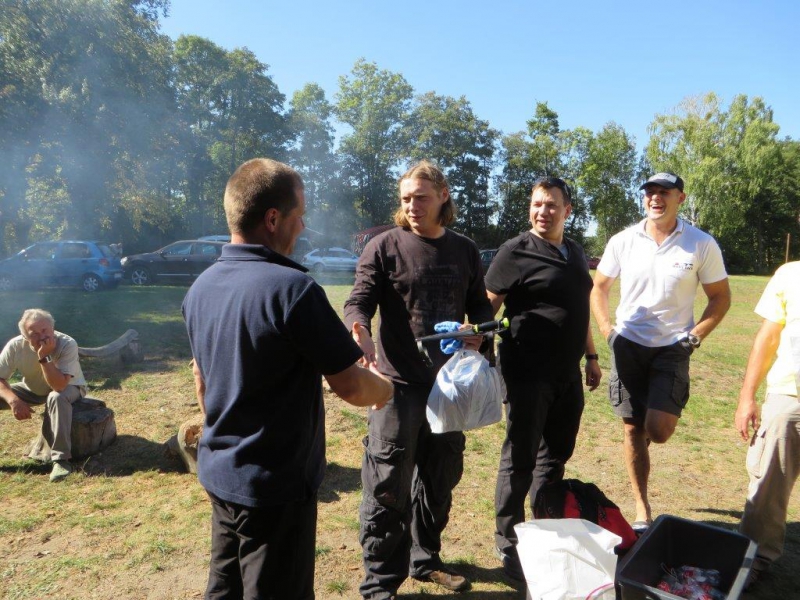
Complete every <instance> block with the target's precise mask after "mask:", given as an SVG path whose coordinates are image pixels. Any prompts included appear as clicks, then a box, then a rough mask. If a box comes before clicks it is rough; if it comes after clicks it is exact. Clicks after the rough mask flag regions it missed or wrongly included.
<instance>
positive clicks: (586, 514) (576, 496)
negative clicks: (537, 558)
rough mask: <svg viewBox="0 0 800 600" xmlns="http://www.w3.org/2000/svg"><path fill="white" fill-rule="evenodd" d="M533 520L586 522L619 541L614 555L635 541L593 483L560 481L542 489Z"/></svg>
mask: <svg viewBox="0 0 800 600" xmlns="http://www.w3.org/2000/svg"><path fill="white" fill-rule="evenodd" d="M533 516H534V518H536V519H585V520H587V521H591V522H592V523H597V524H598V525H600V527H602V528H603V529H607V530H608V531H611V532H612V533H616V534H617V535H618V536H619V537H621V538H622V541H621V542H620V543H619V544H618V545H617V547H616V548H615V551H616V553H617V554H620V553H621V552H625V551H626V550H628V549H629V548H630V547H631V546H633V544H634V543H636V540H637V539H638V538H637V536H636V532H635V531H634V530H633V528H632V527H631V526H630V524H629V523H628V521H627V520H626V519H625V517H623V516H622V513H621V512H620V510H619V507H618V506H617V505H616V504H614V503H613V502H612V501H611V500H609V499H608V498H607V497H606V495H605V494H604V493H603V492H601V491H600V489H599V488H598V487H597V486H596V485H595V484H593V483H584V482H583V481H579V480H577V479H563V480H562V481H556V482H553V483H547V484H545V485H543V486H542V487H541V488H540V489H539V491H538V492H537V494H536V499H535V500H534V502H533Z"/></svg>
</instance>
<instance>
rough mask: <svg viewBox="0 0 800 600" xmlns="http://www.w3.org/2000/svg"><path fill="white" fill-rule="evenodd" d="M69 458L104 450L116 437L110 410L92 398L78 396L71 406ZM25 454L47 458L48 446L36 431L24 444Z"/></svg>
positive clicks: (36, 457) (39, 458) (115, 427)
mask: <svg viewBox="0 0 800 600" xmlns="http://www.w3.org/2000/svg"><path fill="white" fill-rule="evenodd" d="M70 437H71V440H72V458H73V459H76V458H85V457H87V456H92V455H93V454H97V453H98V452H100V451H102V450H104V449H105V448H107V447H108V446H110V445H111V444H112V442H113V441H114V440H115V439H117V425H116V423H115V421H114V411H113V410H111V409H110V408H107V407H106V403H105V402H103V401H102V400H97V399H96V398H81V399H80V400H76V401H75V402H74V403H73V405H72V428H71V430H70ZM28 457H29V458H33V459H36V460H41V461H45V462H47V461H49V460H50V445H49V444H48V443H47V442H46V441H45V439H44V438H43V437H42V434H41V433H40V434H39V437H37V438H36V439H34V440H32V441H31V442H30V444H29V445H28Z"/></svg>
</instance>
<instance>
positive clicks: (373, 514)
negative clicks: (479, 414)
mask: <svg viewBox="0 0 800 600" xmlns="http://www.w3.org/2000/svg"><path fill="white" fill-rule="evenodd" d="M429 391H430V390H429V388H428V387H418V386H404V385H397V384H396V385H395V394H394V399H393V400H392V401H391V402H389V403H388V404H387V405H386V406H385V407H383V408H382V409H381V410H378V411H373V410H371V411H370V412H369V434H368V435H367V437H366V438H364V449H365V451H364V460H363V463H362V467H361V483H362V485H363V498H362V501H361V508H360V517H361V530H360V541H361V547H362V548H363V555H364V581H363V583H362V584H361V588H360V592H361V595H362V596H363V597H364V598H368V599H372V600H385V599H388V598H390V597H391V596H393V595H394V594H395V593H396V592H397V589H398V588H399V587H400V585H401V584H402V583H403V581H405V579H406V577H408V576H409V575H413V576H423V575H425V574H427V573H430V572H431V571H433V570H438V569H439V568H441V565H442V562H441V558H440V557H439V552H440V550H441V533H442V531H443V530H444V528H445V526H446V525H447V521H448V519H449V514H450V506H451V504H452V498H453V496H452V491H453V489H454V488H455V487H456V485H457V484H458V482H459V481H460V480H461V475H462V473H463V471H464V441H465V437H464V434H463V433H462V432H460V431H458V432H452V433H444V434H438V435H437V434H433V433H431V430H430V427H429V426H428V421H427V420H426V418H425V407H426V404H427V399H428V393H429Z"/></svg>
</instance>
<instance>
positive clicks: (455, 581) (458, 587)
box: [414, 567, 470, 592]
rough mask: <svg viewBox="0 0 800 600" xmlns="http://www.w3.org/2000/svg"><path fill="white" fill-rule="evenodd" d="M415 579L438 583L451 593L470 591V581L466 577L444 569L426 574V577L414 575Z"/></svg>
mask: <svg viewBox="0 0 800 600" xmlns="http://www.w3.org/2000/svg"><path fill="white" fill-rule="evenodd" d="M414 579H416V580H417V581H430V582H431V583H436V584H438V585H440V586H442V587H443V588H446V589H448V590H450V591H451V592H463V591H464V590H468V589H469V587H470V583H469V580H468V579H467V578H466V577H464V576H463V575H459V574H458V573H454V572H453V571H449V570H447V571H446V570H445V569H444V567H442V568H441V569H440V570H438V571H431V572H430V573H426V574H425V575H414Z"/></svg>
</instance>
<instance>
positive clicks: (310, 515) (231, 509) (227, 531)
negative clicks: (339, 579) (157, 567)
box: [205, 493, 317, 600]
mask: <svg viewBox="0 0 800 600" xmlns="http://www.w3.org/2000/svg"><path fill="white" fill-rule="evenodd" d="M208 496H209V499H210V500H211V564H210V566H209V575H208V586H207V588H206V595H205V598H206V600H228V599H230V598H242V599H243V600H314V552H315V543H316V533H317V494H316V493H314V494H313V495H311V496H310V497H309V498H306V499H305V500H299V501H297V502H287V503H285V504H277V505H272V506H264V507H260V508H250V507H247V506H242V505H240V504H234V503H232V502H226V501H224V500H222V499H220V498H217V497H216V496H214V495H213V494H211V493H209V494H208Z"/></svg>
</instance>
